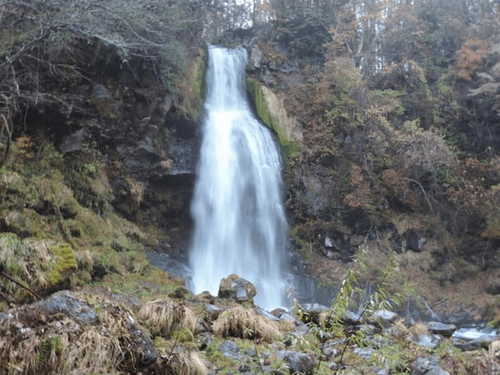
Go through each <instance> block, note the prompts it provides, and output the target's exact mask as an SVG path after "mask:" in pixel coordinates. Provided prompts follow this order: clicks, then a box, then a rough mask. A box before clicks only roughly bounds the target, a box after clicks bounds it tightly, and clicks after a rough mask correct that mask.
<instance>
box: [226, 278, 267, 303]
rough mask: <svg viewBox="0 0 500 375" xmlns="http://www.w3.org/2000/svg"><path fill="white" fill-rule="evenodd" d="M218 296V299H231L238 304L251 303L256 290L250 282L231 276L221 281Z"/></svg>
mask: <svg viewBox="0 0 500 375" xmlns="http://www.w3.org/2000/svg"><path fill="white" fill-rule="evenodd" d="M218 295H219V297H220V298H232V299H234V300H236V301H238V302H253V298H254V297H255V296H256V295H257V290H256V289H255V286H254V285H253V284H252V283H251V282H250V281H248V280H245V279H243V278H241V277H239V276H238V275H235V274H233V275H229V276H228V277H226V278H225V279H222V280H221V282H220V286H219V294H218Z"/></svg>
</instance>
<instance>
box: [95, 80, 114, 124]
mask: <svg viewBox="0 0 500 375" xmlns="http://www.w3.org/2000/svg"><path fill="white" fill-rule="evenodd" d="M91 101H92V103H93V104H94V105H95V107H96V109H97V112H98V113H99V115H101V116H102V117H105V118H108V119H117V118H118V117H119V105H118V103H117V102H115V100H114V99H113V95H112V94H111V92H110V91H109V90H108V88H107V87H106V86H104V85H100V84H97V85H94V87H93V88H92V95H91Z"/></svg>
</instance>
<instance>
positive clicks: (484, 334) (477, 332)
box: [452, 328, 498, 341]
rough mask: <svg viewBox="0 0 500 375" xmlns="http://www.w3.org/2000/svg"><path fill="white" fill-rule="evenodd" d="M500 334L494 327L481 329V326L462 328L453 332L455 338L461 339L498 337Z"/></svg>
mask: <svg viewBox="0 0 500 375" xmlns="http://www.w3.org/2000/svg"><path fill="white" fill-rule="evenodd" d="M497 336H498V332H497V331H496V330H494V329H489V328H485V329H481V328H460V329H458V330H456V331H455V332H454V333H453V336H452V337H453V338H454V339H459V340H466V341H472V340H478V339H481V338H484V339H486V338H493V339H494V338H496V337H497Z"/></svg>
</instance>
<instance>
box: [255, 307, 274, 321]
mask: <svg viewBox="0 0 500 375" xmlns="http://www.w3.org/2000/svg"><path fill="white" fill-rule="evenodd" d="M255 311H256V312H257V314H259V315H262V316H263V317H264V318H267V319H269V320H272V321H274V322H279V321H280V319H279V318H277V317H276V316H274V315H273V314H271V313H270V312H268V311H266V310H264V309H263V308H261V307H259V306H257V307H256V308H255Z"/></svg>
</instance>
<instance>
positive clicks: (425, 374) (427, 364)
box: [411, 357, 450, 375]
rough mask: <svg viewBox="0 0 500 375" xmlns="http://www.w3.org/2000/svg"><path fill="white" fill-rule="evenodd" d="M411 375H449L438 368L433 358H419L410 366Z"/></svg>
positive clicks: (437, 363)
mask: <svg viewBox="0 0 500 375" xmlns="http://www.w3.org/2000/svg"><path fill="white" fill-rule="evenodd" d="M411 370H412V372H411V374H412V375H450V373H449V372H447V371H445V370H443V369H442V368H441V367H440V366H439V362H438V359H437V358H435V357H420V358H417V359H416V360H415V362H413V364H412V366H411Z"/></svg>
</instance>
